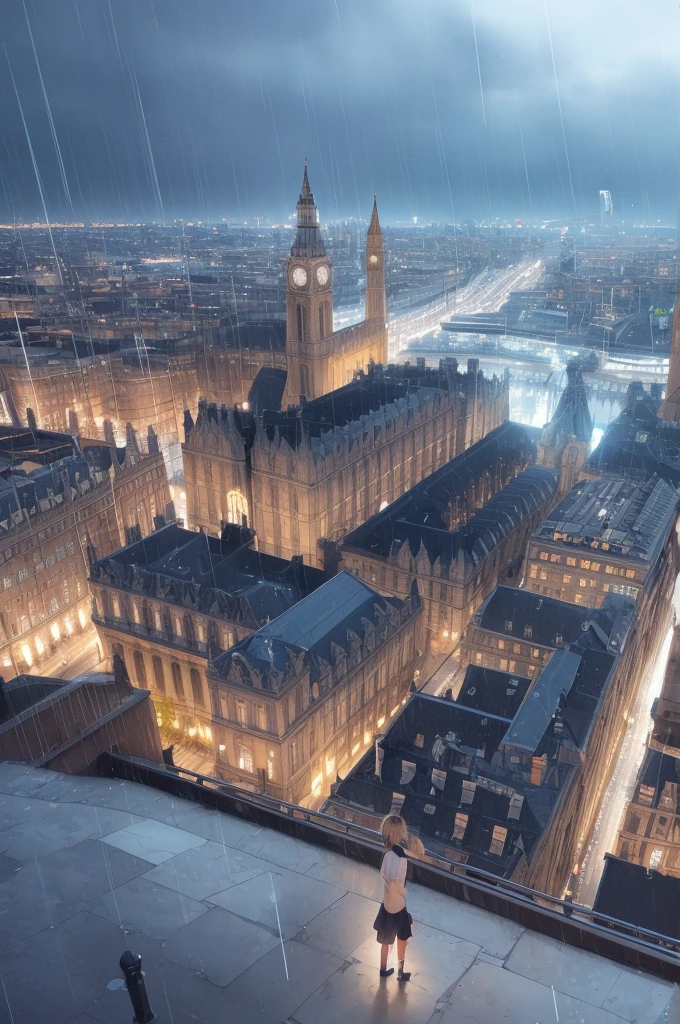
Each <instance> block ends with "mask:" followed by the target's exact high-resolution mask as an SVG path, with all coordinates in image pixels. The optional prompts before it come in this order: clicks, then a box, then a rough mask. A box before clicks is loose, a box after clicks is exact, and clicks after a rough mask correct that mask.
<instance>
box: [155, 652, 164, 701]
mask: <svg viewBox="0 0 680 1024" xmlns="http://www.w3.org/2000/svg"><path fill="white" fill-rule="evenodd" d="M153 678H154V681H155V683H156V689H157V690H158V692H159V693H165V673H164V672H163V662H162V661H161V659H160V658H159V657H158V655H157V654H154V656H153Z"/></svg>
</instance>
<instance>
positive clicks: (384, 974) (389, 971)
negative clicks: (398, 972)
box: [380, 967, 394, 978]
mask: <svg viewBox="0 0 680 1024" xmlns="http://www.w3.org/2000/svg"><path fill="white" fill-rule="evenodd" d="M390 974H394V967H389V968H388V969H387V970H386V971H382V970H381V971H380V977H381V978H389V976H390Z"/></svg>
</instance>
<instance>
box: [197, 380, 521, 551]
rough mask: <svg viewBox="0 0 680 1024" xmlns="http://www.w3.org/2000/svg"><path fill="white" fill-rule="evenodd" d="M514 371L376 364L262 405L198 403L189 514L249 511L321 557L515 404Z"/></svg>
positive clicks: (277, 534) (248, 516)
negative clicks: (294, 403) (309, 394)
mask: <svg viewBox="0 0 680 1024" xmlns="http://www.w3.org/2000/svg"><path fill="white" fill-rule="evenodd" d="M507 404H508V382H507V378H503V379H502V380H501V379H499V378H496V377H493V378H491V379H490V380H489V379H486V378H485V377H484V376H483V374H482V373H481V372H480V371H479V369H478V363H477V361H476V360H470V363H469V365H468V371H467V373H460V372H459V370H458V365H457V363H456V361H455V360H445V361H442V363H441V365H440V367H439V369H430V368H426V367H424V366H411V365H408V364H407V365H405V366H387V367H382V366H372V367H370V368H369V370H368V372H367V373H365V374H364V373H362V374H360V375H358V376H357V379H356V380H354V381H352V382H351V383H350V384H347V385H345V386H344V387H342V388H339V389H338V390H337V391H333V392H332V393H331V394H328V395H324V396H323V397H321V398H317V399H315V400H314V401H311V402H307V403H305V404H304V405H302V406H300V407H298V408H296V409H291V410H288V411H287V412H283V413H282V412H266V413H264V414H262V415H258V414H255V413H253V412H252V411H244V410H243V409H235V410H231V409H227V408H225V407H223V408H222V409H221V410H218V409H217V407H216V406H214V405H207V404H206V403H200V405H199V411H198V417H197V420H196V423H194V422H193V420H192V418H191V417H190V416H187V418H186V428H185V429H186V441H185V444H184V446H183V455H184V472H185V487H186V494H187V514H188V520H189V525H190V526H193V527H194V528H202V529H204V530H205V531H206V532H209V533H213V534H219V531H220V528H221V524H222V523H223V522H235V523H240V522H242V521H246V522H247V523H248V525H249V526H252V528H253V529H255V531H256V532H257V535H258V540H259V544H260V547H261V549H262V550H263V551H267V552H269V553H271V554H275V555H279V556H280V557H283V558H290V557H292V555H294V554H302V556H303V558H304V559H305V561H307V562H309V563H310V564H311V565H322V564H323V559H324V545H323V542H324V541H336V540H339V539H340V538H341V537H342V536H344V535H345V534H346V533H348V532H349V531H350V530H352V529H353V528H354V527H356V526H358V525H359V524H360V523H362V522H364V521H365V520H366V519H367V518H368V517H369V516H370V515H372V514H374V513H375V512H378V510H379V509H380V508H381V507H382V506H383V505H384V504H389V503H390V502H392V501H394V500H395V499H396V498H397V497H399V496H400V495H401V494H403V493H404V492H405V491H407V490H408V489H409V488H411V487H413V486H414V484H416V483H417V482H418V481H420V480H422V479H423V477H425V476H428V475H429V474H430V473H432V472H434V471H435V470H437V469H439V468H440V467H441V466H443V465H445V464H446V463H447V462H449V461H450V460H451V459H452V458H454V456H456V455H458V454H460V453H461V452H462V451H464V450H465V449H466V448H468V447H469V446H470V445H471V444H473V443H474V442H475V441H477V440H479V438H481V437H483V436H484V435H485V434H486V433H487V432H488V431H489V430H492V429H493V428H494V427H496V426H498V425H499V424H500V423H502V422H503V420H504V419H505V418H506V415H507Z"/></svg>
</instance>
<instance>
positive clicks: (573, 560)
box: [567, 557, 576, 566]
mask: <svg viewBox="0 0 680 1024" xmlns="http://www.w3.org/2000/svg"><path fill="white" fill-rule="evenodd" d="M567 565H573V566H575V565H576V559H575V558H571V557H569V558H568V559H567Z"/></svg>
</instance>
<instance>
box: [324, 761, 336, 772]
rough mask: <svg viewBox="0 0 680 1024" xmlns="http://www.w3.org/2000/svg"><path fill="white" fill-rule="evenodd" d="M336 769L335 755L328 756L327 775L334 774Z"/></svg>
mask: <svg viewBox="0 0 680 1024" xmlns="http://www.w3.org/2000/svg"><path fill="white" fill-rule="evenodd" d="M334 771H335V758H334V757H327V758H326V775H332V774H333V772H334Z"/></svg>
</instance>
